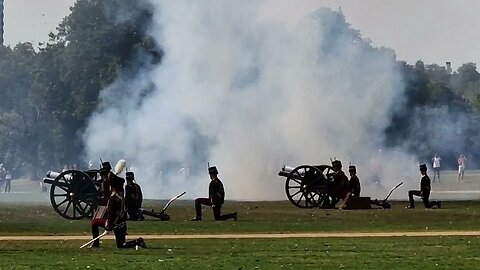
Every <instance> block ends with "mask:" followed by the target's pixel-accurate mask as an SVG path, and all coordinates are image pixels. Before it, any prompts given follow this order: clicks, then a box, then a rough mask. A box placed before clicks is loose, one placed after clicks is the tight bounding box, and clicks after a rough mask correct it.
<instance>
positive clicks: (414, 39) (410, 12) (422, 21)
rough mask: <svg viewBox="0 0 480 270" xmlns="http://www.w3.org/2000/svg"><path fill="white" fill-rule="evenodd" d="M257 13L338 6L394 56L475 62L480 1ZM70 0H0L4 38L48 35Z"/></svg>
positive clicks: (309, 4) (321, 1)
mask: <svg viewBox="0 0 480 270" xmlns="http://www.w3.org/2000/svg"><path fill="white" fill-rule="evenodd" d="M272 1H274V2H275V5H273V6H275V8H272V5H271V4H266V5H265V6H266V7H268V8H265V9H263V11H262V12H261V14H260V15H259V17H261V18H263V19H276V20H277V19H278V20H284V21H286V22H287V24H292V23H295V22H296V20H298V19H299V18H301V17H302V16H303V14H305V13H307V12H310V11H312V10H315V9H317V8H319V7H322V6H326V7H330V8H333V9H335V10H336V9H338V8H339V7H341V9H342V11H343V13H344V14H345V17H346V20H347V21H348V22H349V23H350V24H351V25H352V27H353V28H355V29H358V30H360V31H361V33H362V36H363V37H365V38H369V39H370V40H371V41H372V44H373V45H374V46H385V47H388V48H392V49H394V50H395V52H396V54H397V58H398V60H404V61H407V62H408V63H410V64H413V63H415V62H416V61H417V60H420V59H421V60H423V61H424V62H425V63H427V64H430V63H435V64H440V65H443V64H444V63H445V62H446V61H451V62H452V65H453V68H454V69H456V68H458V67H459V66H460V65H461V64H463V63H466V62H475V63H479V62H480V56H479V54H478V44H479V41H480V36H479V35H478V30H477V29H479V28H480V20H478V16H477V13H476V12H477V11H478V10H480V2H479V1H477V0H462V1H461V2H460V3H457V2H456V1H448V0H392V1H383V0H350V1H340V0H302V1H301V3H300V4H299V3H298V2H297V1H291V0H266V2H267V3H271V2H272ZM75 2H76V1H75V0H42V1H31V0H6V1H5V43H6V44H7V45H12V46H13V45H15V44H16V43H18V42H27V41H30V42H32V43H33V44H34V45H35V46H36V45H37V43H38V42H44V41H46V40H47V39H48V36H47V35H48V33H49V32H52V31H55V28H56V26H57V25H58V23H59V22H60V20H61V19H62V18H63V17H64V16H66V15H67V14H68V13H69V12H70V11H69V6H71V5H73V4H74V3H75Z"/></svg>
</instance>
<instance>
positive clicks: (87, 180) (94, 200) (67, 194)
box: [43, 170, 102, 219]
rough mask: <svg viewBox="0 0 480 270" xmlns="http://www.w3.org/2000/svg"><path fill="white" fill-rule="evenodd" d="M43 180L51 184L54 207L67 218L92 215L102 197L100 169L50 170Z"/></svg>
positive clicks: (51, 200)
mask: <svg viewBox="0 0 480 270" xmlns="http://www.w3.org/2000/svg"><path fill="white" fill-rule="evenodd" d="M43 182H44V183H45V184H50V185H51V186H50V202H51V204H52V206H53V209H54V210H55V212H57V213H58V214H59V215H60V216H62V217H64V218H66V219H82V218H84V217H92V214H93V211H94V210H95V208H96V207H97V206H98V204H99V203H100V200H101V199H102V192H101V178H100V174H99V170H88V171H79V170H67V171H64V172H61V173H59V172H53V171H49V172H48V173H47V177H45V178H44V179H43Z"/></svg>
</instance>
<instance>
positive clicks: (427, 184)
mask: <svg viewBox="0 0 480 270" xmlns="http://www.w3.org/2000/svg"><path fill="white" fill-rule="evenodd" d="M420 173H421V174H422V179H421V180H420V190H410V191H408V199H409V201H410V205H409V206H407V208H409V209H412V208H415V202H414V200H413V196H419V197H422V201H423V204H424V205H425V208H432V207H433V206H435V205H436V206H437V207H438V208H441V207H442V205H441V201H434V202H430V201H429V200H428V199H429V197H430V190H431V181H430V177H428V175H427V165H425V164H422V165H420Z"/></svg>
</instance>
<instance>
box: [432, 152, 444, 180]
mask: <svg viewBox="0 0 480 270" xmlns="http://www.w3.org/2000/svg"><path fill="white" fill-rule="evenodd" d="M441 160H442V158H441V157H440V156H439V155H437V154H435V155H433V157H432V167H433V182H434V183H435V179H436V178H437V179H438V182H440V161H441ZM435 177H436V178H435Z"/></svg>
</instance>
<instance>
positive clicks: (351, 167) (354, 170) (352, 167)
mask: <svg viewBox="0 0 480 270" xmlns="http://www.w3.org/2000/svg"><path fill="white" fill-rule="evenodd" d="M348 171H349V172H357V168H356V167H355V166H353V165H350V166H348Z"/></svg>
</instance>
